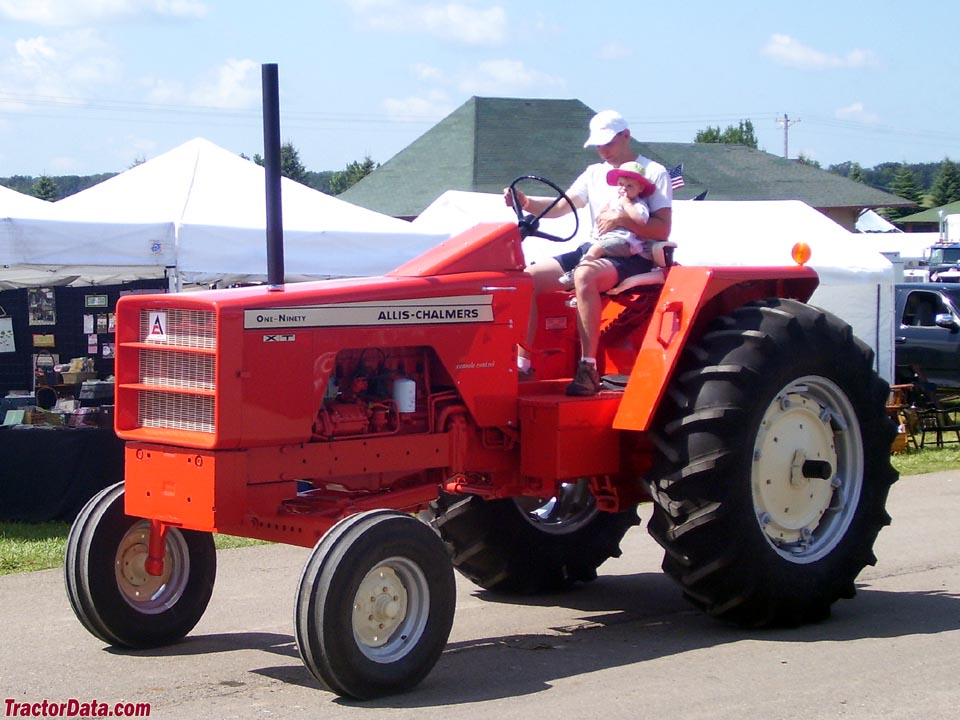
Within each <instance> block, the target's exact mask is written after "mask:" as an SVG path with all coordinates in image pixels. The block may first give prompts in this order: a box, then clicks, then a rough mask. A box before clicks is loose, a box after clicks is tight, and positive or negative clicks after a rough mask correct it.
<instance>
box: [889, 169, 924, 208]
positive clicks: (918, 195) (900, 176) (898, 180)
mask: <svg viewBox="0 0 960 720" xmlns="http://www.w3.org/2000/svg"><path fill="white" fill-rule="evenodd" d="M889 191H890V192H891V193H893V194H894V195H898V196H900V197H902V198H904V199H905V200H912V201H913V202H915V203H917V204H918V205H919V204H920V201H921V200H922V199H923V188H921V187H920V183H919V182H918V181H917V176H916V175H914V174H913V171H911V170H910V168H908V167H907V166H906V165H904V164H901V165H900V168H899V169H898V170H897V171H896V173H894V176H893V182H892V183H891V185H890V188H889ZM914 212H916V209H915V208H888V209H887V211H886V213H885V215H886V216H887V218H889V219H890V220H896V219H898V218H902V217H905V216H907V215H910V214H912V213H914Z"/></svg>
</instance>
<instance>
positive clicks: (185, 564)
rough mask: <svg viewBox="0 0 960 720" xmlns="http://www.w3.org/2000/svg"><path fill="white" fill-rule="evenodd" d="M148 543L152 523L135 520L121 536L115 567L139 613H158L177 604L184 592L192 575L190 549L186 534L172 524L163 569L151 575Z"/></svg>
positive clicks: (124, 593)
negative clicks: (148, 570)
mask: <svg viewBox="0 0 960 720" xmlns="http://www.w3.org/2000/svg"><path fill="white" fill-rule="evenodd" d="M149 546H150V523H149V522H146V521H141V522H138V523H136V524H135V525H133V526H132V527H131V528H130V529H129V530H127V532H126V533H124V536H123V538H122V539H121V540H120V544H119V546H118V547H117V553H116V557H115V559H114V570H115V575H116V579H117V587H118V588H119V590H120V595H121V597H122V598H123V599H124V601H126V603H127V604H128V605H130V607H132V608H133V609H134V610H136V611H137V612H139V613H144V614H146V615H156V614H159V613H162V612H164V611H166V610H168V609H170V608H171V607H173V606H174V605H176V604H177V601H178V600H179V599H180V598H181V597H182V596H183V592H184V590H185V589H186V587H187V581H188V580H189V578H190V551H189V549H188V548H187V541H186V539H184V537H183V534H182V533H181V532H180V531H179V530H177V529H176V528H170V529H169V530H168V532H167V536H166V552H165V554H164V558H163V571H162V572H161V573H160V575H151V574H150V573H148V572H147V570H146V560H147V556H148V550H149Z"/></svg>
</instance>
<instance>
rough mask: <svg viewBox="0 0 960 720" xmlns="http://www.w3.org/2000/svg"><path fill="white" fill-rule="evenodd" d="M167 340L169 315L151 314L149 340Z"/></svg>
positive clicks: (162, 313)
mask: <svg viewBox="0 0 960 720" xmlns="http://www.w3.org/2000/svg"><path fill="white" fill-rule="evenodd" d="M166 339H167V314H166V313H165V312H151V313H150V329H149V330H148V331H147V340H166Z"/></svg>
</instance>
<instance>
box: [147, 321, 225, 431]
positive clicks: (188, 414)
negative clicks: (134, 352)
mask: <svg viewBox="0 0 960 720" xmlns="http://www.w3.org/2000/svg"><path fill="white" fill-rule="evenodd" d="M157 313H162V315H163V318H164V323H163V332H162V333H161V334H158V333H157V332H155V327H154V325H155V323H156V322H157ZM216 331H217V326H216V315H215V314H214V313H213V312H210V311H203V310H180V309H167V310H163V311H154V310H150V309H148V308H143V309H141V310H140V338H141V339H142V341H143V342H145V343H148V344H149V345H150V347H149V348H145V347H142V346H141V349H140V351H139V353H140V357H139V373H138V374H139V380H138V385H139V387H140V389H139V390H138V403H137V407H138V423H139V425H140V426H141V427H152V428H170V429H174V430H189V431H194V432H204V433H213V432H215V431H216V413H215V405H216V403H215V397H214V392H215V391H216V357H215V355H214V354H213V351H215V350H216V338H217V332H216Z"/></svg>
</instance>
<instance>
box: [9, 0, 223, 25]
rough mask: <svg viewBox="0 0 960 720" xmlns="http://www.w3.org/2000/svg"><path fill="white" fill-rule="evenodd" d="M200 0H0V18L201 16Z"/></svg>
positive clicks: (75, 20)
mask: <svg viewBox="0 0 960 720" xmlns="http://www.w3.org/2000/svg"><path fill="white" fill-rule="evenodd" d="M206 14H207V6H206V5H205V4H204V3H203V2H201V0H0V18H3V19H6V20H12V21H17V22H28V23H35V24H38V25H54V26H55V25H60V26H68V25H81V24H90V23H96V22H106V21H109V20H117V19H128V18H137V17H173V18H201V17H205V16H206Z"/></svg>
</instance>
